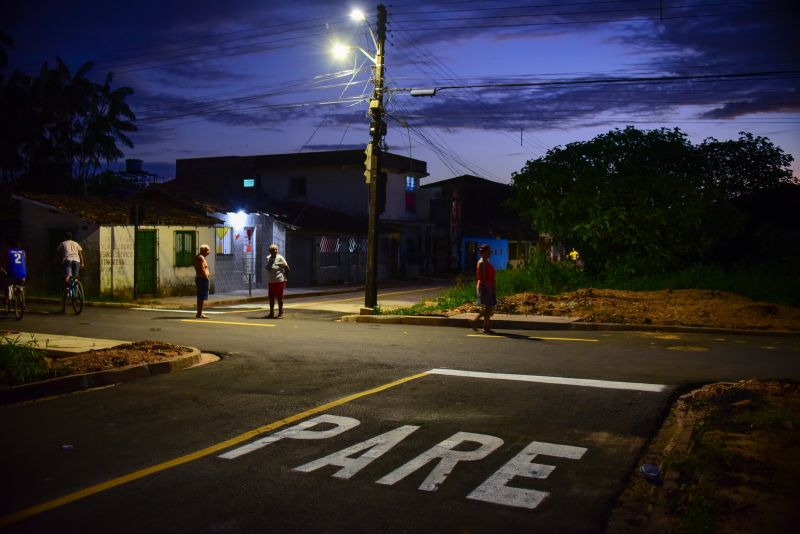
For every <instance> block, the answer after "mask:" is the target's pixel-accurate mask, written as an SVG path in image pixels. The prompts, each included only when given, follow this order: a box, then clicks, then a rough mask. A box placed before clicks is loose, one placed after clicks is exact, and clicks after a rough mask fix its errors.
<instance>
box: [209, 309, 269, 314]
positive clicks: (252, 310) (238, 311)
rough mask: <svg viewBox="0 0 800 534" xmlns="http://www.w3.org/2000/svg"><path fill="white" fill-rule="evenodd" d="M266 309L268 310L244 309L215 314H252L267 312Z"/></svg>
mask: <svg viewBox="0 0 800 534" xmlns="http://www.w3.org/2000/svg"><path fill="white" fill-rule="evenodd" d="M268 309H269V308H247V309H244V310H234V311H221V312H217V313H219V314H220V315H230V314H232V313H253V312H261V311H267V310H268Z"/></svg>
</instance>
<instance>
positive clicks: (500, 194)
mask: <svg viewBox="0 0 800 534" xmlns="http://www.w3.org/2000/svg"><path fill="white" fill-rule="evenodd" d="M422 190H423V191H424V193H425V197H426V198H427V199H428V202H429V206H430V207H429V209H430V221H431V222H432V223H434V225H435V228H436V237H435V245H434V252H433V258H434V263H435V269H436V271H437V272H455V271H461V272H464V271H468V270H470V269H472V267H473V261H472V260H473V259H475V260H477V257H478V247H479V246H480V244H482V243H487V244H489V245H490V246H492V249H493V251H494V253H493V256H494V257H495V266H496V267H498V268H500V269H503V268H505V267H506V266H512V267H517V266H519V265H521V264H522V263H524V261H525V260H526V258H527V257H528V255H529V254H530V251H531V250H532V249H533V247H534V244H535V241H536V234H535V233H534V232H533V231H532V230H531V229H530V226H528V225H526V224H525V223H524V222H523V221H521V220H520V219H519V216H518V215H517V214H516V213H514V212H513V211H511V209H510V208H509V207H507V205H506V202H507V201H508V200H509V199H510V198H511V186H510V185H506V184H501V183H498V182H495V181H492V180H487V179H485V178H480V177H478V176H472V175H463V176H457V177H455V178H450V179H447V180H441V181H438V182H434V183H430V184H426V185H423V186H422Z"/></svg>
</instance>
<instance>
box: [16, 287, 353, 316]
mask: <svg viewBox="0 0 800 534" xmlns="http://www.w3.org/2000/svg"><path fill="white" fill-rule="evenodd" d="M260 291H262V292H263V291H265V290H264V289H261V290H260ZM354 291H364V287H363V286H361V287H352V288H347V289H332V290H328V291H326V290H324V289H323V290H319V291H308V292H305V293H285V294H284V295H283V299H284V300H291V299H298V298H307V297H322V296H325V295H341V294H343V293H352V292H354ZM164 300H168V297H167V298H164V299H155V300H153V301H152V302H151V301H148V300H140V301H136V302H107V301H89V300H87V301H84V303H83V305H84V306H89V307H97V308H142V307H148V308H155V309H164V310H193V309H195V306H196V304H195V303H192V304H181V303H174V304H163V301H164ZM27 301H28V302H35V303H39V304H53V305H61V300H60V299H55V298H48V297H29V298H27ZM256 302H264V303H265V304H266V303H267V295H266V293H264V294H263V295H260V296H257V297H234V298H229V299H223V300H213V299H211V300H207V301H206V306H207V307H213V306H232V305H236V304H251V303H256Z"/></svg>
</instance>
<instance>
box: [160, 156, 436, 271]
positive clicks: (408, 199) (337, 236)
mask: <svg viewBox="0 0 800 534" xmlns="http://www.w3.org/2000/svg"><path fill="white" fill-rule="evenodd" d="M364 159H365V156H364V152H363V151H362V150H337V151H326V152H304V153H295V154H272V155H260V156H223V157H211V158H192V159H181V160H178V161H177V169H176V178H175V184H174V186H173V187H174V188H175V189H177V190H181V191H185V192H188V193H191V194H193V193H192V192H196V191H203V194H206V195H217V196H223V197H226V198H227V197H235V198H237V199H241V200H247V199H253V200H257V201H258V202H263V203H264V204H265V205H269V206H270V207H271V209H273V210H274V212H275V213H277V214H279V215H280V218H281V220H283V221H284V222H285V223H286V224H287V229H288V231H287V235H286V247H285V255H286V257H287V260H288V261H289V264H290V265H291V266H292V277H291V279H290V283H291V284H296V285H314V284H326V283H333V282H339V283H348V282H353V283H358V282H362V281H363V280H364V279H365V265H366V236H367V228H368V213H369V188H368V186H367V184H366V182H365V179H364ZM382 170H383V171H384V172H385V173H386V181H385V185H384V187H383V188H382V189H383V191H384V192H385V194H384V195H383V198H384V201H383V202H382V204H383V206H382V213H381V215H380V219H379V224H378V254H379V261H378V273H377V274H378V278H388V277H395V276H418V275H424V274H429V273H431V272H432V262H431V261H430V258H431V252H432V250H433V249H432V247H433V225H431V224H430V223H429V222H428V221H427V220H425V218H424V217H422V216H420V209H419V201H418V198H417V197H418V189H419V180H420V178H422V177H424V176H427V165H426V164H425V162H423V161H420V160H416V159H413V158H409V157H405V156H398V155H396V154H391V153H386V154H384V155H383V160H382Z"/></svg>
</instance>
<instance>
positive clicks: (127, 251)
mask: <svg viewBox="0 0 800 534" xmlns="http://www.w3.org/2000/svg"><path fill="white" fill-rule="evenodd" d="M133 230H134V227H133V226H103V227H101V228H100V293H102V294H103V295H109V296H111V297H121V296H126V297H127V296H132V295H133V252H134V249H133Z"/></svg>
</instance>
